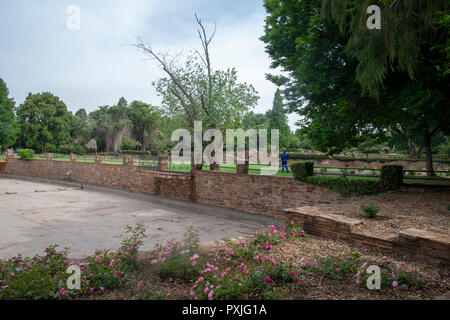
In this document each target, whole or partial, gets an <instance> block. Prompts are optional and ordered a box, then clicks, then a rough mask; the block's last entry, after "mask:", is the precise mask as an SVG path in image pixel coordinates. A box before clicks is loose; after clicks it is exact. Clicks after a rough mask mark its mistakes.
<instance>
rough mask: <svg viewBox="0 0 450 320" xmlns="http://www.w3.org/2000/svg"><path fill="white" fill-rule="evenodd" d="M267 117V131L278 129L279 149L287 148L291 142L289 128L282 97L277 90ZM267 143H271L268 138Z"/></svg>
mask: <svg viewBox="0 0 450 320" xmlns="http://www.w3.org/2000/svg"><path fill="white" fill-rule="evenodd" d="M267 116H268V118H269V129H278V130H279V132H280V142H279V143H280V148H282V149H284V148H287V147H289V145H290V142H291V129H290V128H289V124H288V119H287V115H286V109H285V108H284V103H283V97H282V96H281V90H279V89H277V91H276V92H275V97H274V99H273V107H272V110H270V111H268V112H267ZM269 137H270V132H269ZM269 141H271V140H270V138H269Z"/></svg>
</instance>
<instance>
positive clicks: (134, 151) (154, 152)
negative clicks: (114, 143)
mask: <svg viewBox="0 0 450 320" xmlns="http://www.w3.org/2000/svg"><path fill="white" fill-rule="evenodd" d="M120 152H121V153H122V154H139V155H141V154H142V155H154V156H155V155H156V154H157V152H156V151H142V150H122V151H120Z"/></svg>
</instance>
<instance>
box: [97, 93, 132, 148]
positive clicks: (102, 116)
mask: <svg viewBox="0 0 450 320" xmlns="http://www.w3.org/2000/svg"><path fill="white" fill-rule="evenodd" d="M127 112H128V103H127V102H126V100H125V99H124V98H121V99H120V100H119V102H118V103H117V105H115V106H102V107H100V108H99V109H98V110H96V111H94V112H92V113H91V114H90V115H89V116H90V117H91V118H92V119H93V121H94V123H95V130H94V131H95V135H96V137H97V138H98V139H99V140H100V141H102V143H104V146H105V149H106V152H117V151H119V149H120V146H121V144H122V140H123V138H124V137H125V136H127V135H128V134H129V132H130V125H131V121H130V120H129V118H128V115H127Z"/></svg>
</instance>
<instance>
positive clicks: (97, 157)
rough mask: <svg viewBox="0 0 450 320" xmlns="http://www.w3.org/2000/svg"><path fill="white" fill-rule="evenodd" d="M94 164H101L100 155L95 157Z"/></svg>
mask: <svg viewBox="0 0 450 320" xmlns="http://www.w3.org/2000/svg"><path fill="white" fill-rule="evenodd" d="M94 162H95V163H97V164H100V163H102V156H100V155H98V154H97V155H96V156H95V161H94Z"/></svg>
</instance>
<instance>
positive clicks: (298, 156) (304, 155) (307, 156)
mask: <svg viewBox="0 0 450 320" xmlns="http://www.w3.org/2000/svg"><path fill="white" fill-rule="evenodd" d="M280 156H281V153H280ZM289 159H291V160H317V161H320V160H338V161H361V162H375V161H377V162H380V163H389V162H393V161H408V162H419V161H425V159H411V158H405V157H398V158H390V159H386V158H368V159H367V158H352V157H346V156H329V155H325V154H307V153H289ZM433 162H440V163H446V164H450V160H433Z"/></svg>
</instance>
